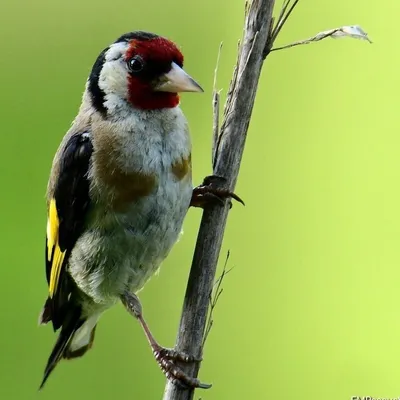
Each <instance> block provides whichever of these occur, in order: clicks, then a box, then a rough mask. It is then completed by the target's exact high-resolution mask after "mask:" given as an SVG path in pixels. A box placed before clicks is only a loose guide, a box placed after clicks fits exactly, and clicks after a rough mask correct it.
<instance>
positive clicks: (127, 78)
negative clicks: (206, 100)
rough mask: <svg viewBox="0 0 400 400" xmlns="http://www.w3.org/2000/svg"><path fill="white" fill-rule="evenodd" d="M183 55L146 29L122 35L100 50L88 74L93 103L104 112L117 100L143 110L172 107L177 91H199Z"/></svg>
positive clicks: (98, 109)
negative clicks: (184, 65)
mask: <svg viewBox="0 0 400 400" xmlns="http://www.w3.org/2000/svg"><path fill="white" fill-rule="evenodd" d="M182 67H183V55H182V53H181V52H180V50H179V49H178V47H177V46H176V45H175V44H174V43H173V42H171V41H170V40H168V39H166V38H163V37H160V36H157V35H154V34H152V33H147V32H131V33H127V34H125V35H123V36H121V37H120V38H119V39H118V40H116V41H115V42H114V43H113V44H112V45H111V46H109V47H108V48H106V49H105V50H103V51H102V52H101V54H100V55H99V57H98V58H97V60H96V62H95V64H94V66H93V69H92V72H91V74H90V76H89V81H88V91H89V94H90V96H91V100H92V104H93V106H94V107H95V108H96V110H97V111H99V112H100V113H102V114H107V112H109V111H110V110H111V109H112V108H114V109H115V108H118V107H119V104H122V103H123V104H129V105H130V106H131V107H134V108H136V109H142V110H156V109H162V108H172V107H176V106H177V105H178V104H179V95H178V93H179V92H202V91H203V90H202V89H201V87H200V86H199V85H198V84H197V83H196V82H195V81H194V80H193V79H192V78H191V77H190V76H189V75H188V74H187V73H186V72H185V71H184V70H183V69H182Z"/></svg>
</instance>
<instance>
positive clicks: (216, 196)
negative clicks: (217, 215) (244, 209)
mask: <svg viewBox="0 0 400 400" xmlns="http://www.w3.org/2000/svg"><path fill="white" fill-rule="evenodd" d="M225 183H226V179H225V178H224V177H222V176H217V175H209V176H206V177H205V178H204V181H203V183H202V184H201V185H199V186H197V187H195V188H194V189H193V194H192V200H191V202H190V206H191V207H201V208H205V207H207V206H208V205H210V204H220V205H222V206H223V205H225V199H229V198H231V199H234V200H236V201H238V202H239V203H241V204H243V205H244V202H243V200H242V199H241V198H240V197H239V196H237V195H236V194H235V193H233V192H231V191H229V190H227V189H223V188H222V187H221V186H223V184H225ZM230 207H232V203H230Z"/></svg>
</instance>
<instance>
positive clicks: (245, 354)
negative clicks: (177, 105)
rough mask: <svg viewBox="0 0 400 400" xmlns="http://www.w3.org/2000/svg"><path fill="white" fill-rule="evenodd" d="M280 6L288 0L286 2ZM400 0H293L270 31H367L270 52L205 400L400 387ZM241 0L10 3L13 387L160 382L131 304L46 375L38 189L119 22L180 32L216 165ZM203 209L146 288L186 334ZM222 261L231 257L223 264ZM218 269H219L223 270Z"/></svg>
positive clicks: (170, 330) (9, 392)
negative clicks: (86, 349) (218, 108)
mask: <svg viewBox="0 0 400 400" xmlns="http://www.w3.org/2000/svg"><path fill="white" fill-rule="evenodd" d="M278 5H280V4H279V3H278ZM399 12H400V2H396V1H394V0H391V1H390V0H386V1H381V2H376V1H371V0H354V1H351V2H350V1H348V0H337V1H335V2H325V1H319V0H309V1H307V0H303V1H301V2H300V4H299V6H298V8H297V10H296V12H295V13H294V15H293V17H292V18H290V20H289V23H288V25H287V27H286V28H285V29H284V31H283V32H282V35H281V36H280V38H279V40H278V43H277V44H286V43H288V42H290V41H293V40H297V39H301V38H304V37H308V36H311V35H313V34H315V33H317V32H319V31H322V30H325V29H328V28H334V27H337V26H340V25H345V24H361V25H362V27H363V28H364V29H366V30H367V31H368V32H369V34H370V36H371V39H372V40H373V41H374V44H373V45H369V44H368V43H366V42H358V41H356V40H351V39H346V40H342V41H334V40H331V39H327V40H326V41H324V42H322V43H319V44H312V45H309V46H304V47H300V48H294V49H291V50H284V51H282V52H278V53H275V54H272V55H271V57H270V58H269V59H268V62H267V64H266V66H265V69H264V72H263V75H262V79H261V81H260V88H259V92H258V95H257V101H256V106H255V110H254V113H253V119H252V123H251V126H250V131H249V136H248V142H247V147H246V151H245V156H244V159H243V164H242V170H241V174H240V178H239V182H238V186H237V193H238V194H240V195H241V196H242V197H243V198H244V199H245V201H246V207H244V208H243V207H240V206H235V207H234V208H233V210H232V212H231V215H230V218H229V223H228V226H227V232H226V236H225V241H224V249H223V253H222V257H221V260H223V259H224V258H225V254H226V251H227V250H228V249H230V250H231V259H230V265H229V266H235V269H234V270H233V272H232V273H231V274H229V275H228V277H227V278H226V280H225V284H224V289H225V290H224V294H223V296H222V297H221V299H220V302H219V305H218V307H217V310H216V315H215V325H214V328H213V330H212V332H211V335H210V337H209V340H208V343H207V347H206V350H205V361H204V363H203V366H202V369H201V374H200V377H201V379H202V380H204V381H206V382H213V384H214V387H213V389H211V390H209V391H203V392H198V393H197V398H199V397H200V396H201V398H202V399H208V400H212V399H263V398H265V399H272V398H274V399H289V398H298V399H325V400H330V399H332V400H337V399H350V398H351V396H353V395H360V396H367V395H370V396H374V397H395V396H400V366H399V363H398V359H399V357H400V299H399V296H398V294H399V283H400V246H399V243H400V207H399V204H400V134H399V133H400V129H399V124H400V114H399V111H398V105H399V100H398V92H399V89H400V80H399V71H400V53H399V50H398V47H399V46H398V43H397V36H398V32H397V25H398V15H399ZM242 15H243V1H231V2H227V1H224V0H202V1H193V2H190V4H189V2H187V1H184V0H170V1H168V2H164V1H156V0H148V1H135V2H134V1H130V2H127V1H124V0H113V1H112V2H110V1H104V0H79V1H78V0H69V1H68V2H67V1H61V0H36V1H30V0H13V1H12V2H11V1H5V0H2V1H1V3H0V34H1V38H2V40H1V45H0V46H1V64H0V87H1V97H0V115H1V121H2V128H1V130H0V131H1V147H0V163H1V168H0V179H1V193H2V194H1V197H0V209H1V210H2V212H1V232H0V240H1V252H0V265H1V268H2V274H1V280H0V290H1V292H0V293H1V295H0V296H1V320H2V323H1V331H0V341H1V347H2V349H1V363H0V377H1V378H0V398H1V399H11V400H14V399H16V400H19V399H28V400H30V399H36V398H39V397H40V398H41V399H43V400H46V399H54V398H57V399H58V400H64V399H72V398H74V399H110V398H115V399H117V398H124V399H127V398H129V399H159V398H161V396H162V392H163V387H164V383H165V380H164V377H163V375H162V374H161V373H160V371H159V369H158V367H157V365H156V363H155V362H154V360H153V358H152V355H151V353H150V351H149V348H148V346H147V343H146V341H145V338H144V336H143V334H142V332H141V330H140V328H139V325H138V324H137V323H136V321H134V320H133V318H131V317H130V316H129V315H128V314H127V313H126V312H125V311H124V310H123V309H122V307H120V306H118V307H115V308H114V309H112V310H111V311H109V312H108V313H107V314H106V315H105V316H104V318H103V319H102V320H101V322H100V325H99V329H98V330H97V335H96V342H95V346H94V349H93V350H92V351H90V353H88V355H87V356H85V357H84V358H82V359H80V360H77V361H72V362H63V363H61V364H60V365H59V367H58V368H57V369H56V371H55V373H54V375H53V376H52V377H51V379H50V380H49V382H48V385H47V387H46V388H45V390H44V391H43V392H41V393H38V392H37V387H38V385H39V383H40V380H41V377H42V371H43V368H44V365H45V362H46V360H47V357H48V355H49V352H50V350H51V347H52V345H53V343H54V340H55V335H54V334H53V333H52V331H51V328H50V327H44V328H40V329H39V328H38V327H37V322H36V321H37V317H38V313H39V310H40V309H41V307H42V303H43V301H44V299H45V297H46V292H47V288H46V282H45V276H44V260H43V255H44V234H45V223H46V222H45V219H46V216H45V202H44V194H45V188H46V182H47V177H48V171H49V168H50V164H51V161H52V157H53V154H54V151H55V150H56V148H57V146H58V144H59V141H60V139H61V137H62V136H63V135H64V133H65V131H66V130H67V129H68V127H69V124H70V122H71V120H72V118H73V117H74V116H75V113H76V111H77V108H78V106H79V103H80V97H81V92H82V90H83V86H84V83H85V80H86V77H87V75H88V73H89V71H90V68H91V66H92V63H93V61H94V60H95V57H96V56H97V55H98V53H99V52H100V51H101V50H102V49H103V48H104V47H106V46H107V45H108V44H109V43H110V42H111V41H113V40H114V39H115V38H117V37H118V36H119V35H120V34H122V33H124V32H126V31H130V30H136V29H144V30H149V31H154V32H157V33H159V34H162V35H165V36H168V37H169V38H171V39H173V40H174V41H176V42H177V43H178V44H179V45H180V46H181V47H182V49H183V52H184V54H185V56H186V63H185V66H186V70H187V71H188V72H189V73H190V74H191V75H192V76H193V77H195V79H196V80H198V81H199V82H200V83H201V84H202V86H203V87H204V88H205V90H206V93H205V94H204V95H202V96H198V95H184V96H183V101H182V103H183V104H182V106H183V108H184V110H185V112H186V115H187V117H188V119H189V121H190V125H191V130H192V136H193V144H194V153H193V154H194V176H195V181H196V182H200V181H201V180H202V178H203V176H205V175H206V174H208V173H210V171H211V169H210V136H211V135H210V127H211V107H210V103H211V101H210V99H211V89H212V79H213V71H214V65H215V60H216V55H217V50H218V45H219V42H220V41H223V42H224V49H223V53H222V58H221V64H220V73H219V86H220V87H221V88H222V89H223V90H224V92H225V93H226V90H227V88H228V82H229V79H230V76H231V71H232V66H233V64H234V62H235V56H236V43H237V40H238V39H239V38H240V36H241V30H242V21H243V16H242ZM200 215H201V213H200V211H196V210H193V211H191V212H190V213H189V215H188V217H187V220H186V223H185V235H184V236H183V238H182V240H181V241H180V242H179V243H178V244H177V245H176V247H175V248H174V250H173V252H172V254H171V255H170V257H169V258H168V260H167V261H166V262H165V264H164V266H163V268H162V270H161V273H160V275H159V276H158V277H155V278H154V279H153V280H152V281H151V282H150V283H149V284H148V285H147V287H146V288H145V290H144V291H143V292H142V293H141V298H142V301H143V304H144V310H145V315H146V317H147V319H148V321H149V323H150V324H151V326H152V329H153V330H154V332H155V334H156V336H157V337H158V339H159V340H160V342H161V343H163V344H164V345H166V346H172V345H173V343H174V340H175V335H176V330H177V325H178V321H179V315H180V311H181V304H182V299H183V294H184V290H185V286H186V280H187V276H188V270H189V265H190V261H191V256H192V251H193V246H194V242H195V239H196V232H197V228H198V223H199V219H200ZM220 264H221V266H222V262H221V263H220ZM221 266H220V267H221Z"/></svg>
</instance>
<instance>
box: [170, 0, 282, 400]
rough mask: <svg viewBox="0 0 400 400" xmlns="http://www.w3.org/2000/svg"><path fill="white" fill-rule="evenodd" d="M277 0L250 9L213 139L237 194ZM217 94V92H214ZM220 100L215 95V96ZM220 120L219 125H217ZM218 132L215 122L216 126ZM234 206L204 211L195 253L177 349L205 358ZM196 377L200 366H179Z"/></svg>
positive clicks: (174, 390)
mask: <svg viewBox="0 0 400 400" xmlns="http://www.w3.org/2000/svg"><path fill="white" fill-rule="evenodd" d="M273 7H274V0H253V1H252V2H251V3H250V4H247V5H246V19H245V27H244V34H243V39H242V42H241V45H240V47H239V55H238V61H237V65H236V68H235V73H234V77H233V79H232V82H231V86H230V89H229V93H228V99H227V102H226V106H225V111H224V119H223V123H222V126H221V129H220V132H219V134H218V136H217V139H216V140H214V141H213V142H214V147H215V153H214V154H215V157H214V171H213V173H214V175H218V176H222V177H224V178H226V179H227V185H228V187H229V189H230V190H233V189H234V187H235V184H236V180H237V176H238V173H239V167H240V162H241V159H242V155H243V150H244V144H245V140H246V134H247V129H248V126H249V123H250V118H251V113H252V110H253V104H254V99H255V96H256V92H257V86H258V80H259V77H260V73H261V68H262V65H263V61H264V58H265V55H266V48H267V46H268V45H269V43H270V45H271V46H272V42H269V40H268V39H269V34H270V32H271V29H270V27H271V22H272V11H273ZM214 93H217V92H216V89H214ZM214 101H215V95H214ZM214 121H215V120H214ZM214 129H215V123H214ZM228 211H229V205H228V204H226V205H225V206H223V207H221V206H218V205H217V206H214V207H210V208H207V209H206V210H204V212H203V217H202V220H201V225H200V230H199V234H198V237H197V243H196V249H195V252H194V256H193V261H192V267H191V271H190V275H189V281H188V285H187V289H186V294H185V299H184V305H183V311H182V316H181V321H180V326H179V332H178V337H177V342H176V350H178V351H183V352H186V353H189V354H192V355H194V356H196V357H200V356H201V354H202V343H203V335H204V330H205V326H206V321H207V311H208V307H209V298H210V293H211V290H212V287H213V281H214V277H215V271H216V266H217V262H218V256H219V253H220V249H221V244H222V238H223V235H224V230H225V224H226V219H227V216H228ZM180 367H181V368H182V369H183V370H184V371H185V372H186V373H188V374H189V375H191V376H194V377H197V374H198V371H199V368H200V366H199V364H187V365H180ZM193 394H194V391H193V390H191V389H185V388H182V387H180V386H178V385H175V384H173V383H171V382H167V385H166V388H165V392H164V400H188V399H192V398H193Z"/></svg>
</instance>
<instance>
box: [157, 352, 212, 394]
mask: <svg viewBox="0 0 400 400" xmlns="http://www.w3.org/2000/svg"><path fill="white" fill-rule="evenodd" d="M153 354H154V357H155V359H156V361H157V362H158V365H159V366H160V368H161V370H162V371H163V373H164V375H165V376H166V377H167V378H168V379H169V380H170V381H171V382H173V383H174V384H176V385H179V386H181V387H184V388H201V389H209V388H210V387H211V385H210V384H207V383H201V382H200V380H199V379H197V378H193V377H191V376H189V375H187V374H186V373H185V372H183V371H182V369H180V368H179V367H178V366H177V365H176V364H175V362H176V361H180V362H186V363H189V362H198V361H201V358H200V359H198V358H196V357H193V356H190V355H188V354H186V353H183V352H179V351H176V350H174V349H167V348H164V347H155V348H154V349H153Z"/></svg>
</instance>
